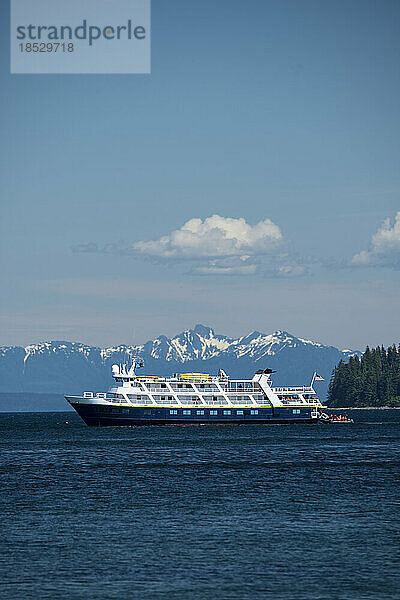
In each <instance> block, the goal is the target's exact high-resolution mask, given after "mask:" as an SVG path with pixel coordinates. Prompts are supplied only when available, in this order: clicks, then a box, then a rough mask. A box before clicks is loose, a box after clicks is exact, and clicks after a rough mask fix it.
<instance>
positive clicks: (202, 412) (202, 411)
mask: <svg viewBox="0 0 400 600" xmlns="http://www.w3.org/2000/svg"><path fill="white" fill-rule="evenodd" d="M196 414H198V415H204V410H198V411H196Z"/></svg>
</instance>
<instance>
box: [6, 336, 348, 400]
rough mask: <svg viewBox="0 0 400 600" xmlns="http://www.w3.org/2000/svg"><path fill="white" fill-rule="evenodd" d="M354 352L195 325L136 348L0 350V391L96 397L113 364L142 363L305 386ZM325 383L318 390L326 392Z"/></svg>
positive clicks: (151, 369)
mask: <svg viewBox="0 0 400 600" xmlns="http://www.w3.org/2000/svg"><path fill="white" fill-rule="evenodd" d="M355 353H357V354H360V353H359V352H358V351H352V350H345V351H340V350H338V349H337V348H334V347H333V346H325V345H323V344H320V343H318V342H313V341H310V340H305V339H302V338H297V337H295V336H293V335H291V334H290V333H287V332H286V331H275V332H274V333H271V334H265V333H260V332H259V331H253V332H252V333H250V334H249V335H246V336H243V337H239V338H230V337H227V336H224V335H218V334H216V333H215V332H214V330H213V329H211V328H210V327H205V326H204V325H196V327H195V328H194V329H192V330H187V331H183V332H182V333H179V334H178V335H176V336H174V337H173V338H167V337H166V336H163V335H161V336H159V337H158V338H156V339H155V340H150V341H148V342H146V343H145V344H143V345H139V346H126V345H119V346H112V347H109V348H98V347H96V346H88V345H85V344H81V343H77V342H58V341H52V342H43V343H39V344H30V345H29V346H26V347H25V348H22V347H18V346H2V347H0V380H1V388H2V391H7V392H22V391H29V392H54V393H67V392H68V393H78V392H80V391H82V390H83V389H92V388H94V389H96V391H99V390H101V389H104V388H105V387H107V386H108V385H109V383H110V367H111V365H112V364H113V363H121V362H127V361H128V362H129V360H130V359H131V358H132V357H134V356H135V357H140V358H142V359H143V360H144V363H145V369H144V370H143V373H155V374H160V375H169V374H171V373H173V372H175V371H205V372H210V373H215V372H216V371H217V370H218V369H220V368H222V369H224V370H225V371H226V372H227V373H229V374H230V375H231V376H232V377H246V378H247V377H250V376H251V375H252V373H253V372H254V371H255V370H257V369H259V368H260V367H264V368H265V367H267V366H269V367H271V368H273V369H276V370H277V374H276V375H275V379H274V382H275V383H276V384H288V385H289V384H303V383H308V382H309V381H310V379H311V377H312V374H313V372H314V370H317V371H318V373H319V374H320V375H322V376H323V377H325V380H326V382H328V381H329V379H330V375H331V371H332V369H333V367H334V366H335V365H336V364H337V363H338V362H339V360H340V359H344V360H347V359H348V358H349V357H350V356H351V355H352V354H355ZM326 382H325V384H322V387H323V388H324V390H326Z"/></svg>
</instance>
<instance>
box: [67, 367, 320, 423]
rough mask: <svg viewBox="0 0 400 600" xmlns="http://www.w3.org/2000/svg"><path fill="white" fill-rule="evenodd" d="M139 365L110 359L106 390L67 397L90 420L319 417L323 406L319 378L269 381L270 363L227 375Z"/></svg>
mask: <svg viewBox="0 0 400 600" xmlns="http://www.w3.org/2000/svg"><path fill="white" fill-rule="evenodd" d="M141 366H143V363H141V362H140V361H134V362H133V364H132V365H131V366H129V367H128V366H127V365H113V366H112V375H113V378H114V380H115V383H114V385H113V386H112V387H111V388H110V390H109V391H108V392H97V393H94V392H84V393H83V394H82V395H81V396H65V398H66V400H67V401H68V402H69V404H70V405H71V406H72V407H73V408H74V409H75V410H76V412H77V413H78V415H79V416H80V417H81V418H82V419H83V420H84V421H85V423H86V424H87V425H90V426H110V425H114V426H121V425H184V424H194V423H197V424H205V423H207V424H212V423H214V424H233V423H236V424H240V423H263V424H271V423H317V422H318V420H319V418H320V416H321V412H320V409H322V408H325V407H324V406H323V405H322V404H321V403H320V401H319V399H318V398H317V395H316V393H315V391H314V388H313V383H314V381H315V380H321V379H322V378H321V377H319V376H318V375H317V374H316V373H314V376H313V378H312V382H311V384H310V385H309V386H302V387H272V381H271V376H272V374H273V373H274V371H272V370H271V369H265V370H262V369H261V370H258V371H257V372H256V373H255V374H254V376H253V377H252V379H231V378H230V377H228V375H227V374H226V373H225V372H224V371H223V370H222V369H221V370H220V371H219V373H218V375H217V376H211V375H209V374H206V373H181V374H178V373H175V374H174V375H173V376H172V377H156V376H152V375H142V376H139V375H137V374H136V369H137V368H138V367H141Z"/></svg>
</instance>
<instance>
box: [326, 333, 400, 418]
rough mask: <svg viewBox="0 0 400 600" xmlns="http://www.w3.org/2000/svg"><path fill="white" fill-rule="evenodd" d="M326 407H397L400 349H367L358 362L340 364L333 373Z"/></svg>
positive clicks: (352, 359)
mask: <svg viewBox="0 0 400 600" xmlns="http://www.w3.org/2000/svg"><path fill="white" fill-rule="evenodd" d="M328 404H329V406H332V407H334V406H337V407H339V406H346V407H350V406H399V407H400V346H399V347H398V348H396V346H395V345H393V346H390V347H389V348H387V349H385V348H384V347H383V346H381V347H379V346H378V347H377V348H373V349H372V350H371V349H370V348H369V347H368V346H367V348H366V350H365V353H364V354H363V356H362V357H361V359H360V358H358V356H352V357H351V358H350V360H349V361H348V362H347V363H345V362H343V361H342V360H341V361H340V363H339V364H338V365H337V367H335V369H334V370H333V373H332V377H331V381H330V384H329V391H328Z"/></svg>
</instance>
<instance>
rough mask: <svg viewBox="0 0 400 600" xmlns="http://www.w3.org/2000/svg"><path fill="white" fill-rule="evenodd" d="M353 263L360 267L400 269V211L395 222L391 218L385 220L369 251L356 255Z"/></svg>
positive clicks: (373, 238)
mask: <svg viewBox="0 0 400 600" xmlns="http://www.w3.org/2000/svg"><path fill="white" fill-rule="evenodd" d="M351 263H352V265H354V266H358V267H364V266H386V267H392V268H399V267H400V211H399V212H398V213H397V214H396V216H395V219H394V222H392V221H391V219H389V218H388V219H385V220H384V222H383V223H382V225H381V226H380V228H379V229H378V231H377V232H376V233H374V235H373V236H372V239H371V244H370V247H369V249H368V250H363V251H362V252H359V253H358V254H355V255H354V256H353V258H352V261H351Z"/></svg>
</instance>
